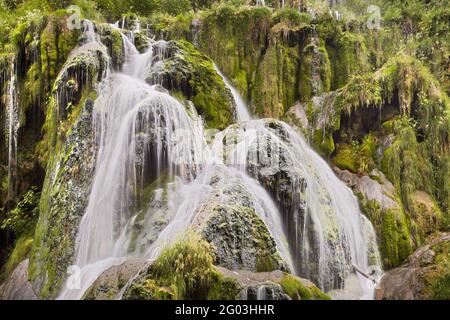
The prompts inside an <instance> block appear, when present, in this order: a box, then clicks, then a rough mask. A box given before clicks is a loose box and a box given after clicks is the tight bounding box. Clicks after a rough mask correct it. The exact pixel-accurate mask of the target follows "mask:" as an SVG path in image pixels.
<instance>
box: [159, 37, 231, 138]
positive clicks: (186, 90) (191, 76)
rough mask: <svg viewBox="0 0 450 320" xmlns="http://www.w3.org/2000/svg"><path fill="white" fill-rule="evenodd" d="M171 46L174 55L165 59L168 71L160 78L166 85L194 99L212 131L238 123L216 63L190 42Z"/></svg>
mask: <svg viewBox="0 0 450 320" xmlns="http://www.w3.org/2000/svg"><path fill="white" fill-rule="evenodd" d="M169 46H170V47H171V49H169V50H173V51H174V54H173V55H172V56H171V57H170V58H168V59H166V60H165V70H164V71H163V73H162V74H161V75H160V77H161V78H163V79H164V80H163V83H164V84H165V85H166V87H168V88H169V89H170V90H171V91H174V92H176V93H177V94H179V93H182V94H183V96H184V97H185V98H186V99H189V100H191V101H192V102H193V103H194V105H195V107H196V109H197V112H198V114H199V115H201V116H202V117H203V118H204V119H205V122H206V125H207V127H208V128H214V129H220V130H222V129H225V128H226V127H227V126H228V125H230V124H231V123H233V121H234V118H233V114H234V105H233V104H232V99H231V93H230V92H229V91H228V90H227V89H226V87H225V83H224V82H223V80H222V78H221V77H220V76H219V75H218V74H217V73H216V71H215V69H214V65H213V62H212V61H211V60H210V59H209V58H208V57H207V56H206V55H204V54H203V53H200V52H199V51H197V50H196V49H195V47H194V46H193V45H192V44H191V43H189V42H187V41H183V40H182V41H178V42H172V43H170V44H169Z"/></svg>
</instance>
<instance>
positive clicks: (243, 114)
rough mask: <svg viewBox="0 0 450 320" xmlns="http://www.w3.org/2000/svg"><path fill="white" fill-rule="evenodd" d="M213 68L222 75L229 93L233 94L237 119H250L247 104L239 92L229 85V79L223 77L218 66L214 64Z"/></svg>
mask: <svg viewBox="0 0 450 320" xmlns="http://www.w3.org/2000/svg"><path fill="white" fill-rule="evenodd" d="M214 69H215V70H216V72H217V74H218V75H219V76H221V77H222V79H223V82H224V83H225V85H226V86H227V87H228V88H229V89H230V91H231V94H232V95H233V98H234V101H235V103H236V112H237V118H238V121H240V122H242V121H249V120H251V116H250V112H249V111H248V108H247V104H246V103H245V102H244V99H243V98H242V96H241V95H240V94H239V92H238V91H237V90H236V89H235V88H234V87H233V86H232V85H231V83H230V81H228V79H227V78H226V77H225V75H224V74H223V73H222V72H221V71H220V70H219V68H218V67H217V66H216V65H215V64H214Z"/></svg>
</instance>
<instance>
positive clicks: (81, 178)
mask: <svg viewBox="0 0 450 320" xmlns="http://www.w3.org/2000/svg"><path fill="white" fill-rule="evenodd" d="M92 108H93V101H92V100H90V99H88V100H87V101H86V103H85V105H84V108H83V111H82V112H81V115H80V116H79V119H78V120H77V121H76V122H75V124H74V126H73V128H72V131H71V133H70V134H69V136H68V137H67V140H66V142H65V143H64V145H63V146H61V150H60V152H59V153H58V154H56V155H55V158H54V160H53V161H52V162H51V163H50V164H49V167H48V171H47V176H46V179H45V183H44V188H43V191H42V196H41V204H40V208H41V212H40V216H39V221H38V224H37V226H36V233H35V241H34V245H33V250H32V256H31V259H30V277H31V279H32V280H33V287H34V288H35V290H36V292H40V296H42V297H55V295H56V294H57V292H58V290H59V287H60V285H61V284H62V282H63V281H64V279H65V278H66V276H67V274H66V271H67V267H68V266H69V265H70V263H71V261H72V257H73V254H74V250H75V237H76V235H77V232H78V226H79V223H80V219H81V217H82V215H83V213H84V212H85V209H86V206H87V204H88V199H89V194H90V187H91V183H92V178H93V176H94V169H95V158H96V157H95V156H96V145H95V143H94V132H93V129H92V122H91V121H92Z"/></svg>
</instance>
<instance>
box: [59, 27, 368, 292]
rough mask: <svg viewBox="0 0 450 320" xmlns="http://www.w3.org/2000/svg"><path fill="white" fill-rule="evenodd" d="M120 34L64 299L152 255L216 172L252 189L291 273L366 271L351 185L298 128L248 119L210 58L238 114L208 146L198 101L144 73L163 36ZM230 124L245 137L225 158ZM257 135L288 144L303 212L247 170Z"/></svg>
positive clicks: (320, 278) (327, 276)
mask: <svg viewBox="0 0 450 320" xmlns="http://www.w3.org/2000/svg"><path fill="white" fill-rule="evenodd" d="M116 27H117V26H116ZM122 36H123V43H124V47H125V50H124V51H125V55H126V57H125V58H126V63H125V64H124V66H123V70H122V72H120V73H109V74H108V75H107V76H106V78H104V80H103V81H102V82H101V83H100V85H99V86H98V90H97V91H98V98H97V100H96V101H95V105H94V116H93V123H94V128H95V130H96V139H97V144H98V146H99V150H98V156H97V164H96V170H95V176H94V179H93V185H92V191H91V194H90V197H89V202H88V206H87V209H86V212H85V213H84V215H83V218H82V220H81V223H80V227H79V232H78V237H77V246H76V248H75V249H76V251H75V252H76V254H75V257H76V259H75V265H77V266H79V267H80V268H81V287H80V288H79V289H69V288H68V287H67V286H64V288H63V290H62V292H61V294H60V296H59V298H60V299H80V298H82V296H83V294H84V292H85V291H86V290H87V289H88V288H89V286H90V285H91V284H92V283H93V282H94V281H95V279H97V277H98V276H99V275H100V274H101V273H102V272H103V271H105V270H107V269H108V268H109V267H111V266H113V265H117V264H120V263H122V262H123V261H125V260H127V259H129V258H131V257H140V258H146V259H150V260H151V259H154V258H155V257H157V255H158V253H159V252H160V250H161V249H162V248H164V247H165V246H167V245H169V244H171V243H173V242H174V241H176V240H177V239H179V236H180V235H181V234H182V233H183V232H185V231H186V230H187V229H188V228H189V227H190V225H191V224H192V222H193V221H194V219H195V217H196V214H197V213H198V212H199V210H200V208H201V206H202V204H203V202H204V201H205V199H206V197H207V195H208V194H209V193H210V191H211V188H212V187H211V185H210V181H211V177H212V175H214V174H216V173H217V172H220V173H221V174H223V176H224V177H225V178H226V179H225V180H237V181H239V182H240V183H242V184H243V185H244V187H245V188H246V189H247V190H248V191H249V193H250V194H251V198H252V199H251V200H252V205H253V207H254V209H255V212H257V213H258V214H259V215H260V217H261V218H262V219H263V221H264V222H265V223H266V225H267V227H268V228H269V231H270V233H271V234H272V235H273V237H274V239H275V242H276V245H277V248H278V250H279V253H280V255H281V257H282V258H283V259H284V261H286V263H287V265H288V266H289V268H290V269H291V270H292V271H293V272H296V273H297V274H299V275H302V276H305V277H306V276H308V277H310V278H312V279H315V280H316V282H317V284H318V285H319V286H321V287H322V288H326V289H327V290H330V289H336V288H339V289H342V288H345V287H346V286H345V284H344V283H339V284H336V283H335V282H334V279H335V278H336V273H337V272H340V273H342V276H341V278H343V279H345V278H347V277H348V276H349V275H351V274H353V275H354V273H353V271H352V264H355V265H357V266H358V267H359V268H360V269H362V270H367V268H368V264H369V262H368V260H369V258H368V254H367V252H368V241H367V239H366V237H365V236H364V232H369V233H371V232H373V229H371V228H367V227H364V226H367V221H365V220H364V217H363V216H362V214H361V213H360V211H359V208H358V203H357V200H356V198H355V196H354V195H353V194H352V192H351V191H350V190H349V189H348V188H347V187H346V186H345V185H344V184H343V183H342V182H341V181H340V180H339V179H338V178H337V177H336V176H335V175H334V173H333V172H332V170H331V169H330V168H329V166H328V165H327V164H326V162H325V161H324V160H323V159H321V158H320V157H319V156H318V155H317V154H316V153H315V152H314V151H312V149H310V148H309V146H308V145H307V144H306V142H305V141H304V139H303V138H302V137H301V136H300V135H299V134H298V133H297V132H295V130H294V129H292V128H291V127H289V126H288V125H287V124H284V123H282V122H278V123H280V124H281V127H282V130H283V134H286V135H287V136H288V137H289V142H287V141H286V140H283V139H282V137H280V136H279V135H277V134H276V133H274V132H273V131H272V130H270V128H268V127H267V122H266V121H264V120H251V116H250V114H249V112H248V109H247V106H246V104H245V102H244V101H243V99H242V97H240V95H239V94H238V92H237V91H236V89H235V88H233V86H232V85H231V84H230V82H229V81H228V80H227V79H226V78H225V77H224V75H223V74H222V73H221V72H220V71H219V70H218V69H217V67H216V70H217V72H218V74H219V75H221V76H222V78H223V79H224V82H225V83H226V85H227V86H228V87H229V89H230V91H231V93H232V95H233V97H234V100H235V102H236V106H237V108H236V109H237V118H238V120H239V123H238V124H236V125H233V126H231V127H229V128H228V129H226V130H224V131H223V132H220V133H218V134H216V136H215V139H214V141H213V142H212V143H211V145H210V146H208V144H207V143H206V140H205V132H204V126H203V122H202V120H201V118H199V117H198V116H197V114H196V112H195V108H194V107H193V106H189V105H187V106H185V105H183V104H181V103H180V102H179V101H178V100H176V99H175V98H173V97H172V96H170V95H169V94H168V92H167V91H166V90H165V89H163V88H162V87H161V86H160V85H159V84H158V83H153V84H148V83H146V82H145V78H146V75H147V74H148V73H149V72H151V71H152V70H154V69H156V68H159V67H160V64H161V63H162V60H163V59H164V57H165V50H164V49H165V42H164V41H159V42H155V43H152V44H151V46H150V47H149V48H148V50H147V51H146V52H145V53H143V54H139V53H138V51H137V49H136V48H135V47H134V44H133V42H132V39H129V38H128V37H127V36H125V35H124V34H122ZM236 129H239V130H241V131H239V136H240V137H241V138H242V143H238V144H235V145H233V146H232V149H233V150H232V151H231V152H232V154H233V157H231V158H230V157H224V156H225V153H227V152H228V151H227V150H225V151H224V146H223V138H224V136H226V135H227V134H230V132H233V130H236ZM260 135H262V136H264V137H265V138H268V139H269V140H270V141H272V142H273V141H275V142H276V143H277V144H278V145H280V146H281V147H283V148H284V149H286V150H287V154H286V156H287V157H289V158H290V159H291V160H292V163H293V166H294V167H295V170H297V171H296V172H299V173H300V174H301V176H302V177H303V179H304V181H305V182H306V185H307V188H306V195H305V198H304V199H303V200H304V205H305V208H306V209H305V211H304V214H303V215H302V213H301V212H300V211H298V210H297V209H296V210H297V211H295V212H292V215H291V217H293V219H295V221H294V220H289V219H290V218H286V216H287V213H286V212H284V211H283V209H284V208H283V206H282V205H280V204H282V203H280V201H279V200H277V199H276V197H274V196H273V195H272V196H271V194H270V193H269V191H268V190H266V188H264V187H263V186H262V185H261V184H260V183H259V182H258V179H257V177H256V176H255V175H254V174H252V166H253V165H254V163H253V162H252V161H259V160H257V158H258V155H257V154H255V149H253V147H254V146H255V143H259V137H260ZM255 159H256V160H255ZM296 186H297V184H296ZM298 186H300V181H298ZM293 191H294V192H297V191H301V190H300V189H294V190H293ZM299 193H301V192H299ZM295 204H296V205H300V204H299V203H295ZM300 222H303V226H304V227H303V229H302V230H299V226H300V225H301V223H300ZM368 225H370V223H368ZM311 266H313V267H311ZM356 277H357V282H358V284H359V285H358V286H359V289H360V290H359V291H358V293H357V295H358V296H360V297H361V296H362V297H365V298H370V297H371V294H372V292H371V289H370V288H368V287H367V286H366V282H365V280H364V279H362V278H360V276H356Z"/></svg>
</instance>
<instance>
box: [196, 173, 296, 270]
mask: <svg viewBox="0 0 450 320" xmlns="http://www.w3.org/2000/svg"><path fill="white" fill-rule="evenodd" d="M212 187H213V188H212V190H211V192H210V195H209V196H208V197H207V198H206V199H205V201H203V203H202V205H201V207H200V209H199V212H198V214H197V215H196V217H195V220H194V222H193V226H194V228H195V230H197V232H199V233H200V234H201V235H202V237H203V238H204V239H205V240H206V241H208V242H209V243H211V244H212V245H213V251H214V254H215V260H214V264H215V265H218V266H222V267H225V268H228V269H230V270H249V271H254V272H261V271H273V270H278V269H281V270H287V269H288V266H287V264H286V262H285V261H283V259H282V258H281V257H280V253H279V251H278V248H277V244H276V242H275V240H274V238H273V236H272V234H271V233H270V231H269V229H268V227H267V225H266V224H265V222H264V221H263V220H262V219H261V217H260V215H262V214H264V213H263V212H259V213H257V212H256V210H255V206H254V201H255V200H254V198H253V197H252V195H251V194H250V192H249V190H248V189H247V187H246V186H245V185H244V184H243V183H242V182H241V181H239V179H234V178H233V177H229V176H226V175H225V176H224V175H221V174H220V171H217V175H214V176H213V179H212Z"/></svg>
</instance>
